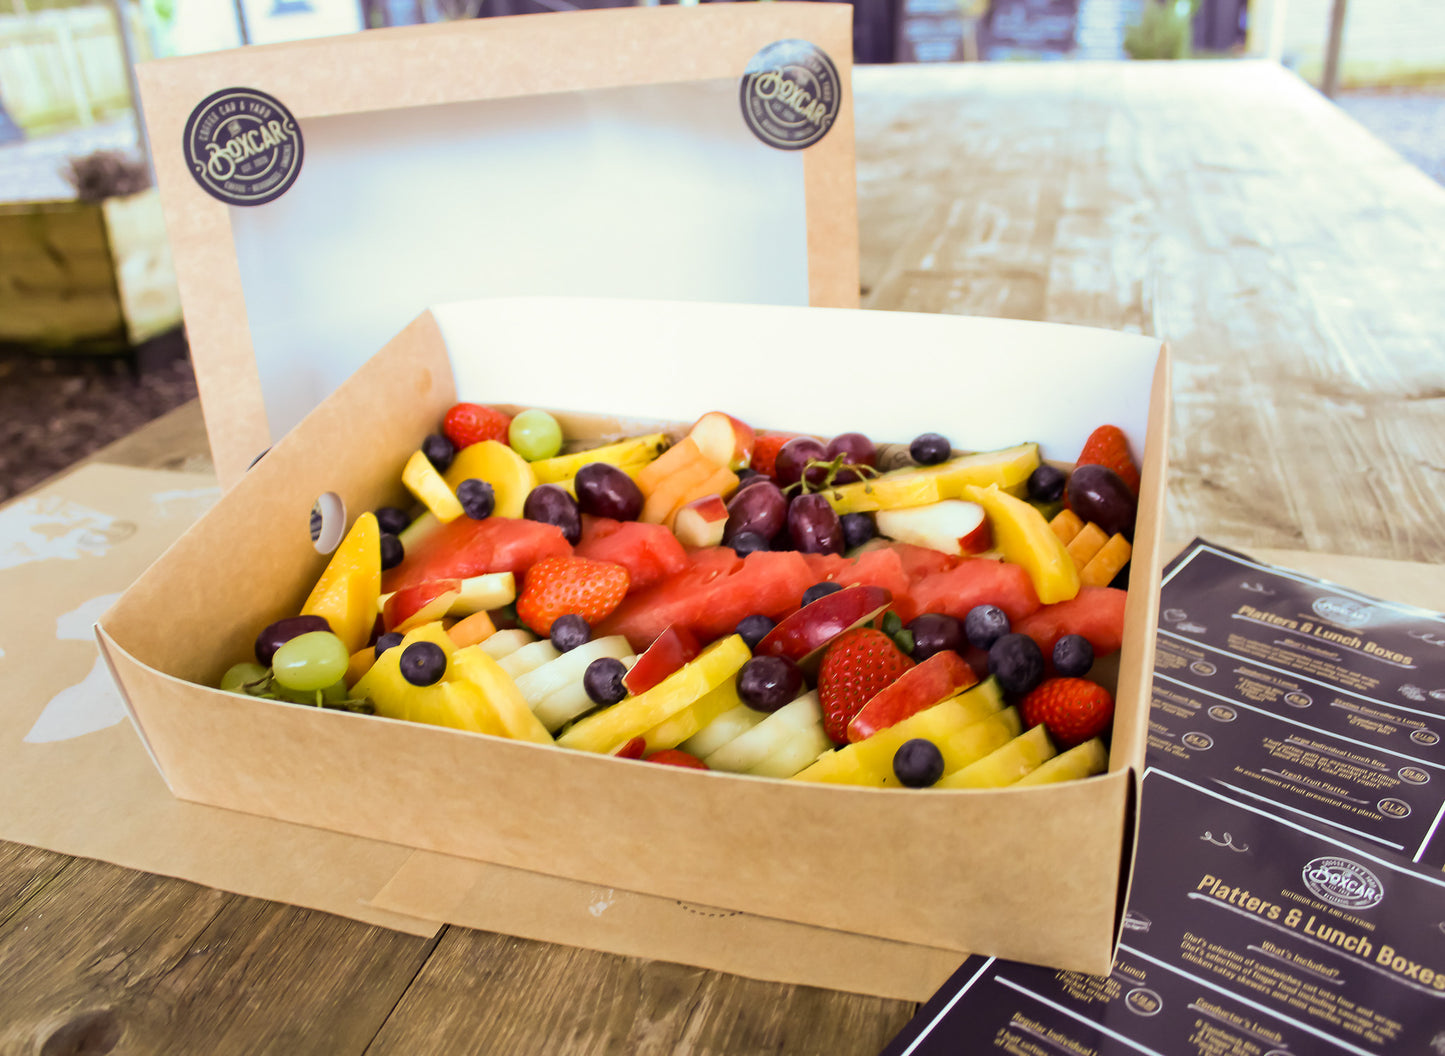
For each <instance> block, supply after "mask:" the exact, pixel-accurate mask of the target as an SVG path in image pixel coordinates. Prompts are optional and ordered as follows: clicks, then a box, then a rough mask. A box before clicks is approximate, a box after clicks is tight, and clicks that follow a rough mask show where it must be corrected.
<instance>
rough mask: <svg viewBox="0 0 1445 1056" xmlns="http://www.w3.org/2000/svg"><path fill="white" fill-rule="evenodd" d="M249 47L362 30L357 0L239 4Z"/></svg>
mask: <svg viewBox="0 0 1445 1056" xmlns="http://www.w3.org/2000/svg"><path fill="white" fill-rule="evenodd" d="M240 5H241V12H242V15H243V16H244V18H245V21H246V39H247V41H248V42H249V43H251V44H276V43H279V42H281V41H285V40H309V39H311V38H313V37H334V36H337V35H339V34H341V33H355V32H357V31H358V30H360V29H362V28H364V27H363V25H362V21H361V3H360V0H240Z"/></svg>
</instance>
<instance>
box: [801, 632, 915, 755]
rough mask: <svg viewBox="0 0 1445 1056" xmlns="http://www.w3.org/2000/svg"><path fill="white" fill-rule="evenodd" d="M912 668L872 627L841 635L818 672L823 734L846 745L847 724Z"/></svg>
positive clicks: (911, 663) (895, 648)
mask: <svg viewBox="0 0 1445 1056" xmlns="http://www.w3.org/2000/svg"><path fill="white" fill-rule="evenodd" d="M912 666H913V661H912V660H910V659H908V657H907V656H906V655H904V653H903V651H902V650H901V649H899V648H898V646H896V645H895V644H893V639H892V638H890V637H888V635H886V634H884V633H883V632H882V631H879V630H874V629H873V628H872V627H858V628H855V629H853V630H851V631H844V632H843V633H842V634H840V635H839V636H838V637H837V638H835V639H834V640H833V644H832V645H830V646H828V651H827V652H825V653H824V654H823V662H822V664H821V665H820V666H819V668H818V703H819V704H820V705H821V706H822V709H823V731H824V732H825V733H827V735H828V737H829V739H830V740H832V742H833V743H834V744H847V743H848V723H849V722H851V721H852V720H853V716H854V715H857V714H858V712H859V711H860V710H862V708H863V705H864V704H867V703H868V702H869V701H870V700H872V699H873V694H875V693H877V692H878V691H879V690H880V689H882V688H883V687H884V686H887V685H891V684H892V682H893V681H894V679H896V678H897V677H898V676H899V675H901V674H903V672H905V671H907V670H908V669H909V668H910V667H912Z"/></svg>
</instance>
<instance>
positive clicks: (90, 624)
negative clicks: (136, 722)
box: [25, 594, 125, 744]
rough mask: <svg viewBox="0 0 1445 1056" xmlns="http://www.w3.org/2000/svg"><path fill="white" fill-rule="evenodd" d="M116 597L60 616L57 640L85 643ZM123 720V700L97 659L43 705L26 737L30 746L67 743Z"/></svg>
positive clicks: (106, 596)
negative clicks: (77, 677)
mask: <svg viewBox="0 0 1445 1056" xmlns="http://www.w3.org/2000/svg"><path fill="white" fill-rule="evenodd" d="M119 597H120V595H119V594H102V595H100V596H99V597H96V598H91V599H90V600H89V601H87V602H84V603H83V604H81V605H78V606H76V607H75V608H74V609H71V610H70V611H69V612H67V613H64V614H62V615H61V616H60V617H59V618H58V619H56V621H55V637H56V639H57V640H59V641H86V640H88V639H89V638H90V637H91V634H92V632H93V628H94V626H95V621H96V620H98V619H99V618H100V616H101V614H102V613H104V612H105V610H106V609H108V608H110V607H111V606H112V605H114V604H115V601H116V599H117V598H119ZM124 718H125V701H124V700H123V699H121V695H120V690H118V689H116V687H115V683H114V682H113V681H112V680H111V677H110V672H109V670H107V669H106V666H105V661H103V660H102V659H101V658H100V657H99V656H97V657H96V658H95V663H93V664H92V665H91V668H90V673H89V674H88V675H86V676H85V678H84V679H83V680H82V681H80V682H77V683H76V684H75V685H73V686H66V687H65V688H64V689H62V690H61V691H60V692H59V693H57V694H55V696H53V697H51V698H50V701H49V703H47V704H46V705H45V710H44V711H42V712H41V713H40V717H39V718H38V719H36V720H35V725H34V726H32V727H31V728H30V732H29V733H27V734H26V735H25V740H26V742H27V743H29V744H48V743H50V742H52V741H68V740H71V739H73V738H75V737H83V736H85V735H86V734H87V733H94V732H95V731H97V730H104V729H108V728H110V727H111V726H114V725H115V724H116V723H118V722H120V721H122V720H123V719H124Z"/></svg>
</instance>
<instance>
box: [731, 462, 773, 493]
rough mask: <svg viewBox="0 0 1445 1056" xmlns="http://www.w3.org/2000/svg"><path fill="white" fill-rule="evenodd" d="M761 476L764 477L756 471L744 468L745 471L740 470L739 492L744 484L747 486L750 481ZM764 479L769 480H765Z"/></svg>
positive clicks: (738, 474) (738, 475)
mask: <svg viewBox="0 0 1445 1056" xmlns="http://www.w3.org/2000/svg"><path fill="white" fill-rule="evenodd" d="M761 476H762V474H761V473H759V472H758V471H757V470H756V469H748V468H746V467H744V468H743V469H740V470H738V473H737V477H738V487H737V490H738V491H741V490H742V487H743V485H744V484H746V483H747V482H748V481H750V480H752V479H753V478H754V477H761ZM764 479H767V478H764Z"/></svg>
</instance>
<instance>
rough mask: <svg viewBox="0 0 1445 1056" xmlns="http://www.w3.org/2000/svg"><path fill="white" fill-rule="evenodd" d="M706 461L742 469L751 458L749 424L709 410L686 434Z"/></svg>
mask: <svg viewBox="0 0 1445 1056" xmlns="http://www.w3.org/2000/svg"><path fill="white" fill-rule="evenodd" d="M687 435H688V436H690V437H691V438H692V441H693V443H695V444H697V446H698V450H700V451H701V452H702V453H703V454H704V455H705V456H707V458H708V460H709V461H710V462H713V463H715V464H717V465H719V466H723V467H724V468H726V469H742V468H743V467H744V466H746V465H747V464H748V463H749V462H751V461H752V460H753V443H754V440H755V438H756V435H757V434H755V433H754V432H753V427H752V426H750V425H748V424H747V423H746V422H740V421H738V420H737V419H736V418H734V417H732V416H731V415H727V414H724V413H723V412H722V411H709V412H708V413H707V414H705V415H703V416H702V417H701V418H699V419H698V420H697V422H696V423H694V425H693V427H692V429H691V430H690V431H689V432H688V434H687Z"/></svg>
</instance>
